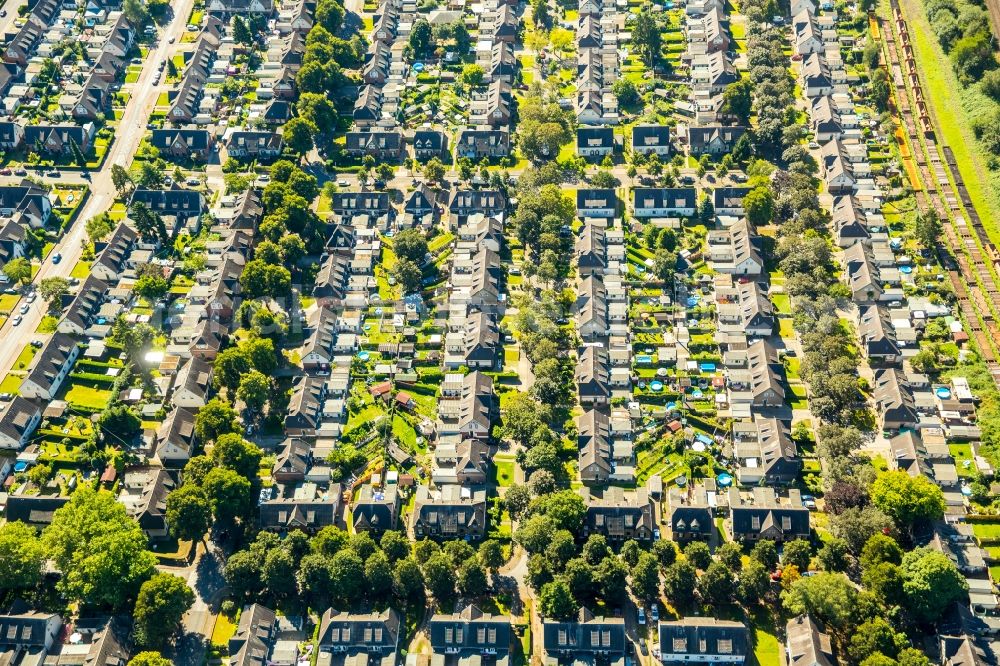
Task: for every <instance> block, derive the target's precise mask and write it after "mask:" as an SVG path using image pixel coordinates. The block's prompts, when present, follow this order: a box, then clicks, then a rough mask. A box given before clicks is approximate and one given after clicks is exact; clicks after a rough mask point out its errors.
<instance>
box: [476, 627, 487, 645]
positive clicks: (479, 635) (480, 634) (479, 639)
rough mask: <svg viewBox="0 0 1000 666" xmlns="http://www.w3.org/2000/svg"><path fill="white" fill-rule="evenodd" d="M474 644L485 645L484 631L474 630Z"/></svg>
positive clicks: (482, 629)
mask: <svg viewBox="0 0 1000 666" xmlns="http://www.w3.org/2000/svg"><path fill="white" fill-rule="evenodd" d="M476 642H477V643H485V642H486V629H484V628H482V627H480V628H479V629H477V630H476Z"/></svg>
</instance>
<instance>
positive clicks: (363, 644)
mask: <svg viewBox="0 0 1000 666" xmlns="http://www.w3.org/2000/svg"><path fill="white" fill-rule="evenodd" d="M399 632H400V618H399V613H397V612H396V610H395V609H393V608H389V609H387V610H384V611H382V612H381V613H366V614H362V613H346V612H339V613H338V612H334V610H333V609H332V608H329V609H327V610H326V612H325V613H323V618H322V619H321V620H320V623H319V633H318V635H317V640H318V642H319V646H320V649H330V648H333V649H335V650H344V651H351V650H352V649H353V650H371V651H372V652H375V653H378V654H384V653H385V652H389V651H395V649H396V646H397V643H398V641H399Z"/></svg>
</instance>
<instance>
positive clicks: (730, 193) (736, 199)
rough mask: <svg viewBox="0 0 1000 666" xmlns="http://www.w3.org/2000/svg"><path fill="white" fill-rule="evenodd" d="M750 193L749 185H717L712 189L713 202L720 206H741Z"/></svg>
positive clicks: (717, 206)
mask: <svg viewBox="0 0 1000 666" xmlns="http://www.w3.org/2000/svg"><path fill="white" fill-rule="evenodd" d="M749 193H750V188H749V187H717V188H715V189H714V190H712V203H713V204H714V205H715V207H716V208H717V209H718V208H740V207H742V206H743V199H744V197H746V195H747V194H749Z"/></svg>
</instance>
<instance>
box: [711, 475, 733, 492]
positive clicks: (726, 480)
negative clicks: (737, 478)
mask: <svg viewBox="0 0 1000 666" xmlns="http://www.w3.org/2000/svg"><path fill="white" fill-rule="evenodd" d="M715 482H716V483H718V484H719V486H721V487H722V488H728V487H729V486H731V485H733V475H732V474H727V473H726V472H723V473H722V474H720V475H719V476H717V477H715Z"/></svg>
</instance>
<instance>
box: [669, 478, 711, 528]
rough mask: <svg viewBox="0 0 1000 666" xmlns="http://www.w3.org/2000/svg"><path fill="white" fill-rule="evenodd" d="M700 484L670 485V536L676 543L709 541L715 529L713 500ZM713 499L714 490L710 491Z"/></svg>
mask: <svg viewBox="0 0 1000 666" xmlns="http://www.w3.org/2000/svg"><path fill="white" fill-rule="evenodd" d="M709 492H710V491H709V490H708V489H707V488H706V487H705V486H704V485H702V484H699V485H695V486H692V485H691V484H688V487H686V488H679V487H676V486H674V487H671V489H670V494H669V495H668V506H669V508H668V520H667V522H668V523H669V524H670V538H671V539H672V540H673V541H675V542H677V543H687V542H689V541H706V542H707V541H709V540H710V539H711V538H712V534H713V533H714V531H715V515H714V512H713V502H711V501H710V500H709ZM712 493H713V497H712V499H713V500H714V499H715V497H714V491H712Z"/></svg>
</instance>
